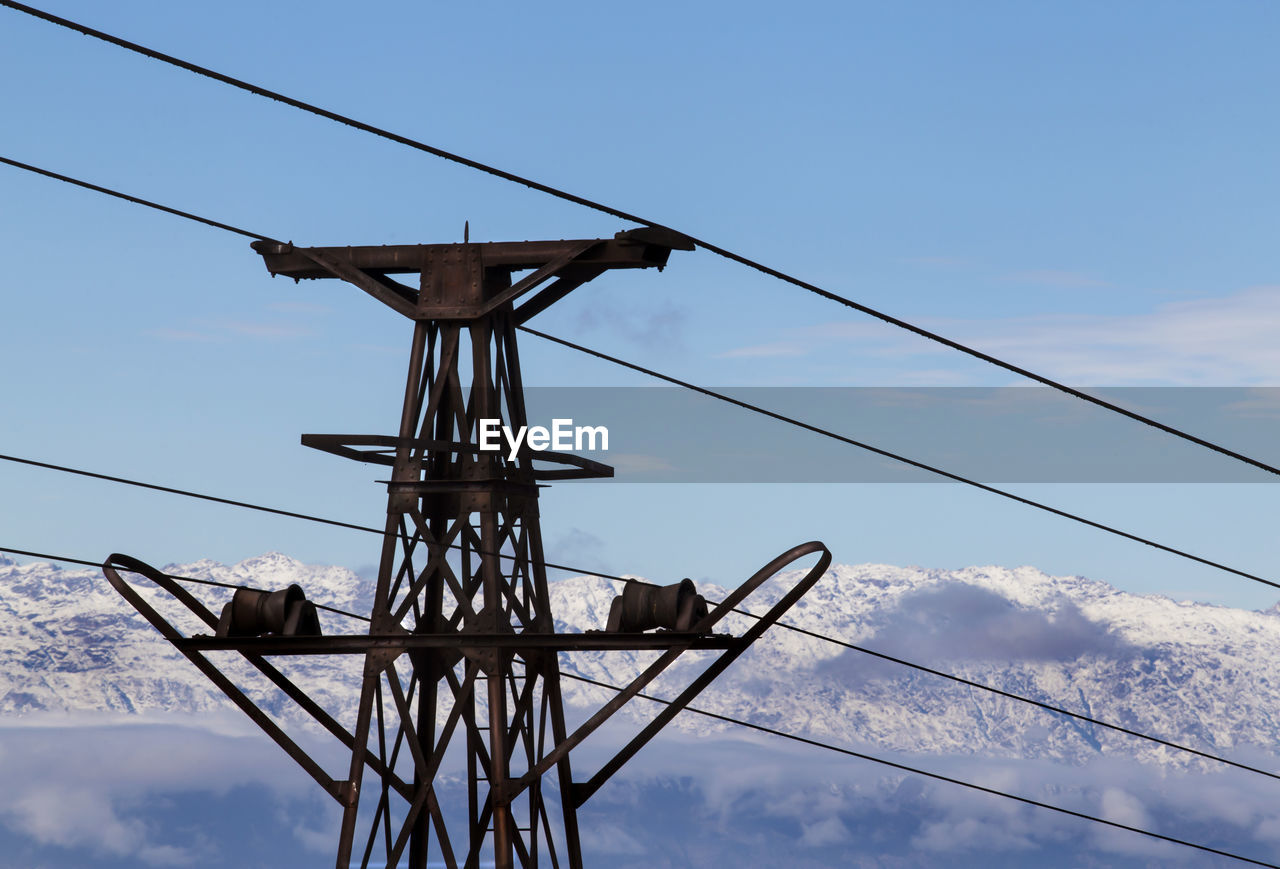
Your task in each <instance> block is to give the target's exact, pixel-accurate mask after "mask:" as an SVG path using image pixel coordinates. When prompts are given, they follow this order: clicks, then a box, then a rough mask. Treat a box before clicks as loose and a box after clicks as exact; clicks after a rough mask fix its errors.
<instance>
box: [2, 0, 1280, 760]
mask: <svg viewBox="0 0 1280 869" xmlns="http://www.w3.org/2000/svg"><path fill="white" fill-rule="evenodd" d="M4 2H5V0H0V5H3V3H4ZM0 161H3V162H5V163H7V164H9V165H12V166H16V167H19V168H23V169H28V170H30V171H33V172H37V173H39V174H41V175H45V176H48V177H50V178H55V179H58V180H61V181H67V182H69V183H71V184H75V185H77V186H79V187H83V188H86V189H89V190H94V191H96V192H100V193H105V194H107V195H109V196H114V197H116V198H119V199H123V200H125V201H128V202H133V203H136V204H139V205H145V206H147V207H150V208H155V209H158V210H160V211H164V212H165V213H167V214H172V215H176V216H179V217H185V218H188V219H190V220H194V221H197V222H199V223H202V224H205V225H208V226H213V227H216V228H219V229H225V230H228V231H230V232H235V233H237V234H240V235H245V236H248V237H251V238H259V239H264V240H268V241H274V240H275V239H272V238H271V237H269V236H261V235H258V234H256V233H252V232H249V231H248V230H243V229H239V228H237V227H233V226H230V225H229V224H224V223H220V222H218V221H214V220H209V219H207V218H203V217H200V216H198V215H194V214H191V213H189V212H185V211H180V210H178V209H175V208H169V207H168V206H164V205H160V204H158V203H155V202H151V201H149V200H146V199H141V198H138V197H135V196H130V195H129V194H125V193H121V192H119V191H116V190H112V189H110V188H106V187H100V186H98V185H96V184H90V183H88V182H84V181H80V180H78V179H75V178H71V177H69V176H65V175H60V174H58V173H55V172H50V171H47V170H43V169H40V168H38V167H34V166H31V165H29V164H26V163H21V162H19V161H16V160H9V159H6V158H3V157H0ZM521 328H523V329H524V330H525V331H527V332H530V333H531V334H535V335H538V336H539V337H542V338H546V339H547V340H550V341H554V342H557V343H560V344H563V345H564V346H566V347H570V348H572V349H575V350H579V351H581V352H584V353H588V354H590V355H593V356H596V357H598V358H600V359H604V360H606V361H609V362H614V363H616V364H619V365H623V366H625V367H628V368H632V369H634V370H636V371H639V372H641V373H644V374H648V375H650V376H653V377H658V378H660V379H663V380H667V381H668V382H671V383H673V384H676V385H679V386H684V387H686V388H689V389H692V390H694V391H697V392H701V393H704V394H706V395H708V396H711V397H714V398H719V399H722V400H724V401H728V402H730V403H733V404H737V405H740V406H742V407H744V408H745V409H748V410H752V411H755V412H759V413H763V414H765V415H767V416H771V417H773V418H775V419H778V420H780V421H785V422H790V423H792V424H795V425H798V426H800V427H802V428H807V429H810V430H812V431H814V432H815V433H819V434H824V435H827V436H830V437H833V438H836V439H837V440H842V441H844V442H846V443H849V444H851V445H853V446H857V447H861V448H864V449H867V450H870V451H872V452H878V453H879V454H881V455H884V456H886V457H888V458H892V459H895V460H898V461H902V462H904V463H906V464H909V465H914V466H916V467H919V468H921V469H924V470H928V471H932V472H934V473H938V474H940V475H942V476H945V477H948V478H951V479H954V480H956V481H957V482H962V483H966V484H969V485H973V486H976V487H978V488H981V489H984V490H986V491H990V492H992V493H994V494H999V495H1002V496H1004V497H1007V498H1011V499H1013V500H1015V501H1019V502H1021V503H1025V504H1027V505H1029V506H1034V507H1038V508H1040V509H1043V510H1046V511H1048V512H1050V513H1055V514H1057V515H1060V516H1063V517H1065V518H1070V519H1073V520H1075V521H1079V522H1082V523H1084V524H1086V525H1090V526H1093V527H1096V528H1099V529H1102V530H1108V531H1112V532H1113V533H1116V534H1118V535H1120V536H1122V537H1126V538H1128V539H1131V540H1134V541H1137V542H1140V543H1144V544H1147V545H1150V546H1153V547H1156V548H1158V549H1162V550H1164V551H1167V552H1170V553H1172V554H1175V555H1180V556H1182V557H1186V558H1190V559H1192V560H1194V561H1198V562H1200V563H1203V564H1206V565H1208V566H1211V567H1217V568H1219V569H1222V570H1225V571H1227V572H1229V573H1233V574H1236V575H1239V576H1242V577H1245V578H1246V579H1251V580H1254V581H1256V582H1261V583H1263V584H1265V585H1270V586H1273V587H1277V588H1280V584H1277V583H1274V582H1271V581H1270V580H1267V579H1263V578H1262V577H1259V576H1255V575H1254V574H1250V573H1246V572H1244V571H1240V570H1237V569H1235V568H1232V567H1228V566H1226V565H1222V564H1218V563H1217V562H1214V561H1209V560H1207V559H1203V558H1200V557H1199V556H1195V555H1192V554H1190V553H1185V552H1182V551H1181V550H1177V549H1173V548H1171V547H1167V546H1165V545H1163V544H1160V543H1156V542H1154V541H1149V540H1147V539H1145V538H1142V537H1138V536H1136V535H1132V534H1128V533H1127V532H1123V531H1119V530H1117V529H1111V528H1110V527H1109V526H1105V525H1102V524H1101V523H1096V522H1093V521H1092V520H1089V519H1085V518H1083V517H1078V516H1075V515H1074V514H1070V513H1065V512H1063V511H1059V510H1057V509H1056V508H1053V507H1049V506H1047V505H1043V504H1040V503H1038V502H1035V501H1031V500H1028V499H1023V498H1021V497H1020V496H1017V495H1013V494H1012V493H1008V492H1004V491H1003V490H1000V489H996V488H994V487H989V486H986V485H984V484H982V483H978V482H976V481H971V480H968V479H966V478H964V477H960V476H958V475H953V474H951V473H950V472H947V471H943V470H941V469H936V468H933V467H931V466H928V465H925V464H923V463H919V462H916V461H915V460H913V459H909V458H906V457H904V456H899V455H897V454H895V453H890V452H888V451H883V450H880V449H879V448H877V447H873V446H871V445H869V444H863V443H861V442H859V441H854V440H852V439H850V438H846V437H844V436H842V435H838V434H835V433H833V432H828V431H826V430H824V429H819V428H817V427H816V426H810V425H808V424H807V423H802V422H799V421H798V420H793V419H791V418H789V417H785V416H783V415H781V414H776V413H774V412H772V411H768V410H765V409H764V408H758V407H756V406H754V405H749V404H747V403H745V402H740V401H738V400H737V399H733V398H730V397H728V396H724V395H721V394H719V393H716V392H713V391H711V390H707V389H704V388H703V387H698V386H695V385H693V384H691V383H687V382H685V381H682V380H678V379H676V378H673V377H670V376H668V375H664V374H660V373H659V372H656V371H653V370H651V369H648V368H644V367H642V366H639V365H636V364H634V363H630V362H626V361H624V360H621V359H617V358H615V357H612V356H608V355H607V354H603V353H600V352H598V351H595V350H591V349H589V348H586V347H583V346H581V345H576V344H574V343H573V342H570V341H567V340H565V339H561V338H556V337H554V336H551V335H548V334H545V333H542V332H538V331H537V330H534V329H531V328H529V327H521ZM0 460H4V461H13V462H20V463H22V464H27V465H33V466H36V467H42V468H47V469H50V470H56V471H62V472H66V473H71V474H78V475H80V476H85V477H91V478H95V479H101V480H106V481H109V482H115V483H122V484H125V485H131V486H138V487H141V488H146V489H152V490H155V491H160V492H166V493H170V494H176V495H183V496H186V497H192V498H198V499H201V500H206V501H211V502H214V503H220V504H227V505H229V506H235V507H242V508H245V509H249V510H257V511H260V512H264V513H272V514H276V515H280V516H285V517H288V518H294V519H304V520H307V521H311V522H320V523H323V524H326V525H332V526H336V527H340V528H350V529H352V530H355V531H365V532H368V533H372V534H378V535H380V536H381V535H382V534H383V533H384V532H383V529H379V528H373V527H371V526H367V525H356V524H354V523H350V522H342V521H339V520H335V519H326V518H324V517H320V516H314V515H311V514H306V513H299V512H295V511H291V510H282V509H278V508H274V507H265V506H262V505H259V504H251V503H248V502H245V501H236V500H232V499H229V498H221V497H217V496H213V495H205V494H201V493H198V492H192V491H188V490H184V489H176V488H173V487H169V486H161V485H157V484H153V483H145V482H141V481H138V480H130V479H127V478H124V477H114V476H110V475H106V474H99V473H95V472H92V471H85V470H81V469H78V468H70V467H66V466H64V465H55V464H51V463H48V462H40V461H35V460H32V459H23V458H20V457H17V456H7V455H0ZM7 551H13V552H18V553H19V554H25V553H22V552H21V551H20V550H7ZM500 557H502V558H511V556H509V555H501V556H500ZM55 560H57V559H55ZM62 560H68V561H70V562H71V563H89V562H79V561H77V560H75V559H62ZM542 564H543V566H544V567H548V568H552V569H556V570H564V571H568V572H572V573H582V574H589V575H592V576H600V577H602V578H605V579H612V580H618V581H625V577H615V576H610V575H609V574H604V573H600V572H598V571H592V570H587V569H585V568H577V567H571V566H568V565H563V564H555V563H553V562H542ZM92 566H95V567H97V566H99V565H98V563H97V562H92ZM193 581H194V580H193ZM342 614H343V615H352V614H351V613H342ZM743 614H744V615H751V614H750V613H746V612H743ZM354 617H355V618H363V617H362V616H354ZM779 625H780V626H781V627H784V628H787V629H789V630H795V631H799V632H801V633H808V634H811V635H812V636H815V637H817V638H819V639H823V640H826V641H828V642H832V643H836V644H837V645H841V646H845V647H846V648H850V649H855V650H857V651H859V652H865V653H867V654H871V655H875V656H877V657H881V658H885V659H886V660H890V661H895V662H897V663H900V664H904V665H906V666H908V667H913V668H915V669H919V670H921V671H923V672H928V673H932V674H934V675H937V676H941V677H943V678H947V679H952V680H955V681H957V682H961V683H963V684H967V685H971V686H972V687H975V688H979V689H982V690H985V691H991V692H993V693H997V694H1002V695H1004V696H1006V697H1009V698H1011V699H1014V700H1019V701H1022V702H1026V703H1031V704H1033V705H1036V706H1041V707H1043V708H1044V709H1047V710H1049V711H1052V712H1057V713H1060V714H1063V715H1069V716H1072V717H1074V718H1078V719H1080V720H1082V721H1087V722H1089V723H1092V724H1096V725H1099V726H1101V727H1107V728H1110V729H1112V730H1116V731H1119V732H1122V733H1127V734H1130V735H1132V736H1137V737H1139V738H1142V739H1148V740H1151V741H1153V742H1158V743H1160V744H1162V745H1167V746H1169V747H1171V748H1176V749H1179V750H1181V751H1187V752H1190V753H1192V754H1198V755H1200V756H1202V757H1205V758H1207V759H1210V760H1214V761H1217V762H1220V763H1224V764H1228V765H1231V766H1236V767H1239V768H1241V769H1246V770H1249V771H1251V772H1257V773H1260V774H1262V775H1266V776H1270V777H1273V778H1277V777H1280V776H1276V775H1275V774H1273V773H1269V772H1266V771H1265V770H1260V769H1256V768H1254V767H1249V766H1247V765H1244V764H1240V763H1237V762H1235V761H1231V760H1227V759H1225V758H1221V757H1218V756H1216V755H1211V754H1206V753H1204V752H1201V751H1198V750H1196V749H1193V748H1188V747H1186V746H1181V745H1178V744H1176V743H1172V742H1168V741H1166V740H1162V739H1159V738H1157V737H1153V736H1148V735H1146V734H1142V733H1139V732H1137V731H1131V730H1128V729H1126V728H1124V727H1120V726H1118V725H1112V724H1108V723H1107V722H1104V721H1099V720H1097V719H1093V718H1089V717H1088V716H1084V715H1080V714H1079V713H1075V712H1071V711H1069V710H1066V709H1062V708H1060V707H1056V706H1052V705H1049V704H1045V703H1042V702H1040V701H1037V700H1032V699H1030V698H1027V697H1020V696H1018V695H1016V694H1011V693H1008V692H1004V691H1001V690H999V689H996V688H992V687H990V686H987V685H982V684H981V683H977V682H971V681H969V680H966V679H963V678H961V677H958V676H953V675H950V674H947V673H944V672H942V671H939V670H932V669H930V668H928V667H924V666H921V665H917V664H912V663H910V662H907V661H902V660H900V659H896V658H892V657H890V656H888V655H884V654H882V653H879V652H874V651H872V650H870V649H864V648H861V647H859V646H855V645H852V644H850V643H846V642H844V641H843V640H838V639H835V638H832V637H826V636H822V635H820V634H814V633H813V632H810V631H806V630H805V629H803V628H798V627H796V626H794V625H789V624H786V623H783V622H779Z"/></svg>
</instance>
